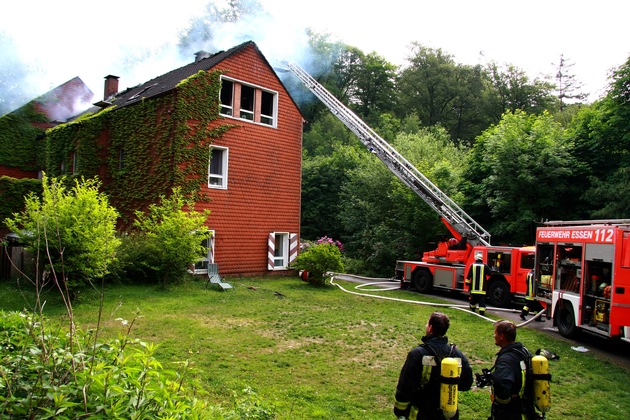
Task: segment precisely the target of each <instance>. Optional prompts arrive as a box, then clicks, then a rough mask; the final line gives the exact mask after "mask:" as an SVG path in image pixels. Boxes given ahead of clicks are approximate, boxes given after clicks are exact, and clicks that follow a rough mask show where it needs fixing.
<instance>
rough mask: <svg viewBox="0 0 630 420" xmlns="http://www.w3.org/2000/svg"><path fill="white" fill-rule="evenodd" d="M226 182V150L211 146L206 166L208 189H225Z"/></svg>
mask: <svg viewBox="0 0 630 420" xmlns="http://www.w3.org/2000/svg"><path fill="white" fill-rule="evenodd" d="M227 180H228V149H227V148H225V147H214V146H211V147H210V162H209V164H208V188H218V189H227Z"/></svg>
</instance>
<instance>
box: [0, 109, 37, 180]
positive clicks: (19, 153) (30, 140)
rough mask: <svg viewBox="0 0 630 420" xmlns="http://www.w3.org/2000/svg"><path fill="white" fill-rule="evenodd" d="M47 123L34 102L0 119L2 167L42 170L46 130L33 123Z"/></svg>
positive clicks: (0, 161)
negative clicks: (43, 138)
mask: <svg viewBox="0 0 630 420" xmlns="http://www.w3.org/2000/svg"><path fill="white" fill-rule="evenodd" d="M47 121H48V120H47V118H46V116H45V115H44V114H41V113H39V112H37V111H36V109H35V104H34V103H32V102H31V103H28V104H26V105H24V106H23V107H21V108H19V109H17V110H15V111H14V112H12V113H10V114H7V115H5V116H3V117H2V118H0V165H5V166H11V167H14V168H19V169H22V170H25V171H37V170H39V169H41V167H42V166H41V165H42V164H43V159H42V158H43V145H44V143H43V141H42V140H41V139H42V137H43V134H44V130H42V129H41V128H37V127H34V126H33V123H38V122H40V123H45V122H47Z"/></svg>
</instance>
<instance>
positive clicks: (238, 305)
mask: <svg viewBox="0 0 630 420" xmlns="http://www.w3.org/2000/svg"><path fill="white" fill-rule="evenodd" d="M228 281H229V282H230V283H232V284H233V285H234V286H235V289H234V290H228V291H220V290H218V289H214V288H206V287H205V282H204V281H192V282H188V283H185V284H181V285H177V286H173V287H171V288H169V289H168V290H161V289H159V288H156V287H154V286H147V285H136V286H128V285H113V286H109V287H107V289H106V290H105V297H104V310H103V331H102V333H101V334H102V335H103V336H116V335H117V334H118V333H119V332H122V331H124V330H126V327H124V326H122V325H121V322H120V321H116V320H115V319H116V318H123V319H126V320H128V321H131V320H133V319H134V318H136V317H137V316H138V315H140V316H141V317H138V318H136V319H135V321H134V324H133V327H132V329H131V332H130V335H131V336H132V337H135V338H142V339H144V340H148V341H152V342H155V343H158V344H159V347H158V352H157V355H156V356H157V358H158V359H159V360H160V361H161V362H162V363H163V364H164V365H165V366H170V365H171V364H175V363H176V362H181V361H184V360H190V361H191V362H193V363H194V365H195V366H196V367H197V369H198V373H197V375H198V379H199V380H200V381H201V383H202V384H203V386H204V388H205V390H206V391H207V392H208V393H209V398H210V400H211V403H212V404H214V405H223V406H229V405H230V404H232V403H233V401H234V398H235V396H236V398H241V397H242V396H243V395H244V392H243V390H244V389H251V390H252V391H253V392H254V393H255V395H256V396H257V398H258V399H259V400H260V401H261V403H262V404H263V405H265V406H267V407H273V408H274V410H275V412H276V418H277V419H342V418H343V419H388V418H394V416H393V411H392V406H393V394H394V391H395V387H396V382H397V380H398V374H399V372H400V368H401V366H402V364H403V362H404V360H405V357H406V354H407V352H408V351H409V350H410V349H411V348H412V347H414V346H415V345H417V344H418V343H419V342H420V337H421V336H422V335H423V333H424V325H425V324H426V320H427V319H428V316H429V314H430V313H431V312H432V311H433V310H435V309H436V308H435V307H432V306H428V305H414V304H408V303H401V302H395V301H391V300H382V299H372V298H369V297H363V296H356V295H352V294H348V293H344V292H343V291H341V290H339V289H338V288H336V287H333V286H323V287H316V286H312V285H310V284H307V283H304V282H302V281H300V280H299V279H298V278H296V277H291V278H277V279H275V278H269V279H259V278H231V279H229V280H228ZM338 283H340V284H342V285H344V287H346V288H347V289H353V288H354V284H352V283H344V282H342V281H339V282H338ZM379 294H385V295H387V296H390V297H398V298H403V299H415V300H423V301H427V300H429V301H432V302H441V301H440V300H439V298H437V297H427V296H422V295H418V294H414V293H408V292H404V291H400V290H394V291H386V292H380V293H379ZM45 299H46V300H47V302H46V305H45V309H44V312H45V314H46V315H47V316H48V317H49V318H52V319H61V320H63V319H64V317H65V309H64V308H63V306H62V305H61V304H60V301H59V299H58V298H57V297H56V296H55V295H54V294H53V293H50V294H49V295H46V296H45ZM28 301H32V296H30V295H29V294H26V297H25V294H24V292H23V291H20V290H19V289H18V288H17V287H16V286H15V284H11V283H8V282H3V283H1V284H0V308H2V309H4V310H20V309H22V308H24V307H25V306H26V305H28ZM98 306H99V294H98V293H97V292H96V291H88V292H83V293H82V294H81V297H80V301H79V302H77V303H76V304H75V305H74V312H75V318H76V321H77V323H78V325H79V327H80V328H82V329H87V328H92V327H94V326H95V325H96V320H97V316H98ZM441 310H442V311H443V312H446V313H447V314H448V315H449V316H450V318H451V329H450V330H449V334H448V336H449V339H450V341H452V342H454V343H456V344H457V345H458V347H459V348H460V349H461V350H462V351H463V352H464V353H465V354H466V355H467V357H468V359H469V361H470V363H471V365H472V367H473V371H474V372H481V369H482V368H490V367H491V366H492V363H493V360H494V355H495V353H496V352H497V350H498V349H497V348H496V347H495V345H494V340H493V326H492V323H490V322H487V321H484V320H482V319H480V318H478V317H476V316H473V315H471V314H469V313H467V312H463V311H459V310H456V309H450V308H442V309H441ZM518 340H519V341H522V342H523V343H524V344H525V345H526V346H527V347H528V348H529V349H530V350H531V351H534V350H536V349H537V348H540V347H544V348H548V349H552V350H553V351H555V352H556V353H558V354H559V355H560V356H561V358H560V360H557V361H551V362H550V366H551V373H552V376H553V380H552V408H551V411H550V412H549V413H548V415H547V418H549V419H576V418H580V419H622V418H630V396H629V395H630V373H629V372H628V371H627V370H625V369H624V368H620V367H618V366H616V365H614V364H612V363H610V362H608V361H605V360H600V359H598V358H597V356H596V355H595V354H593V353H578V352H575V351H572V350H571V349H570V346H571V345H570V344H568V343H567V342H564V341H560V340H556V339H554V338H552V337H549V336H548V335H546V334H544V333H541V332H538V331H535V330H532V329H527V328H525V329H522V330H519V336H518ZM459 400H460V417H461V418H462V419H486V418H487V416H488V414H489V406H490V399H489V390H488V389H487V388H485V389H473V390H472V391H470V392H465V393H464V392H462V393H460V397H459Z"/></svg>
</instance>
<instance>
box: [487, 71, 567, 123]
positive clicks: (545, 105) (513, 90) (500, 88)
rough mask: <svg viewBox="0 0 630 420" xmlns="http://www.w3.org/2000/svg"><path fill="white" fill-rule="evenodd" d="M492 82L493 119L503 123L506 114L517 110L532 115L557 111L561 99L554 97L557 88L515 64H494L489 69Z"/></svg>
mask: <svg viewBox="0 0 630 420" xmlns="http://www.w3.org/2000/svg"><path fill="white" fill-rule="evenodd" d="M486 71H487V73H488V76H489V77H490V81H491V83H492V86H493V87H494V89H493V98H492V99H491V102H492V103H493V111H492V112H493V114H492V116H493V118H494V120H495V121H497V122H498V121H499V120H500V119H501V118H502V116H503V114H505V113H506V112H515V111H517V110H521V111H525V112H527V113H529V114H541V113H542V112H544V111H549V112H553V111H555V109H556V108H557V100H556V98H555V97H554V96H553V94H552V91H553V88H554V86H553V85H552V84H551V83H549V82H546V81H544V80H541V79H534V80H533V81H532V80H530V79H529V77H528V76H527V74H526V73H525V71H524V70H522V69H519V68H518V67H516V66H513V65H505V66H499V65H498V64H497V63H490V64H489V65H488V66H487V69H486Z"/></svg>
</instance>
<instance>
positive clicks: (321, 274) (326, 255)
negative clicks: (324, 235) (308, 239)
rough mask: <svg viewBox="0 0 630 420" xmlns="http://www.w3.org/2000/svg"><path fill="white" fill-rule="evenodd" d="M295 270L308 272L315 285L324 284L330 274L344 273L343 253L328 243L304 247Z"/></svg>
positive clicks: (295, 264)
mask: <svg viewBox="0 0 630 420" xmlns="http://www.w3.org/2000/svg"><path fill="white" fill-rule="evenodd" d="M293 268H295V269H297V270H305V271H307V272H308V278H309V279H310V280H311V281H312V282H313V283H316V284H324V283H325V281H326V278H327V276H328V273H329V272H340V271H343V262H342V260H341V251H340V250H339V247H338V246H337V245H336V244H333V243H329V242H328V241H324V242H322V243H318V244H314V245H309V246H307V247H303V248H302V252H301V253H300V255H298V256H297V258H296V259H295V261H294V263H293Z"/></svg>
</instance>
